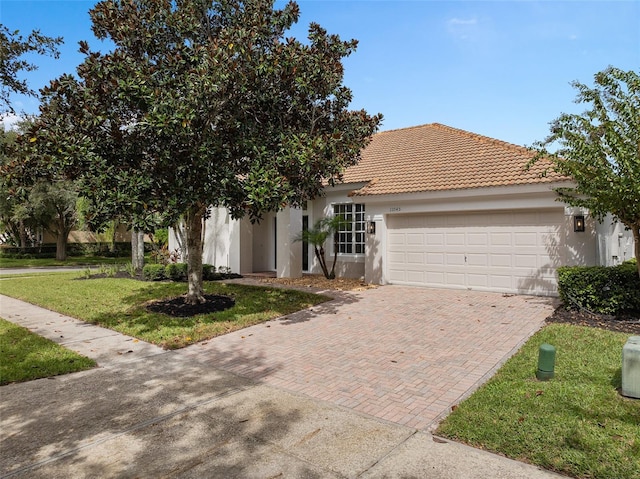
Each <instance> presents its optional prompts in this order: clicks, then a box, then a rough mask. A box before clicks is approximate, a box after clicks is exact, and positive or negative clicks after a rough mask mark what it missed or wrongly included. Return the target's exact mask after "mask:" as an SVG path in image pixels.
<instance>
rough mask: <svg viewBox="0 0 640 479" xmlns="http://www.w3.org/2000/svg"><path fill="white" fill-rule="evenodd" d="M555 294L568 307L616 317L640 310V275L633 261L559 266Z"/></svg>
mask: <svg viewBox="0 0 640 479" xmlns="http://www.w3.org/2000/svg"><path fill="white" fill-rule="evenodd" d="M558 293H559V294H560V298H561V299H562V301H563V302H564V304H565V306H566V307H568V308H570V309H585V310H587V311H590V312H593V313H600V314H608V315H616V316H617V315H620V314H624V313H629V312H640V277H639V276H638V267H637V265H636V262H635V260H632V261H627V262H625V263H623V264H621V265H618V266H610V267H607V266H563V267H560V268H558Z"/></svg>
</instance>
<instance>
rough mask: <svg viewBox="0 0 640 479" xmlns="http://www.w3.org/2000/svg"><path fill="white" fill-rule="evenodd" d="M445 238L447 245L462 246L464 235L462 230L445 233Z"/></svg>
mask: <svg viewBox="0 0 640 479" xmlns="http://www.w3.org/2000/svg"><path fill="white" fill-rule="evenodd" d="M445 238H446V244H447V245H448V246H464V243H465V241H464V240H465V235H464V233H463V232H460V233H447V234H446V235H445Z"/></svg>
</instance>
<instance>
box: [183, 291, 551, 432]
mask: <svg viewBox="0 0 640 479" xmlns="http://www.w3.org/2000/svg"><path fill="white" fill-rule="evenodd" d="M552 310H553V302H552V300H551V299H549V298H540V297H530V296H513V295H502V294H498V293H479V292H472V291H455V290H439V289H423V288H412V287H403V286H384V287H380V288H378V289H373V290H367V291H361V292H356V293H345V294H341V295H340V296H339V298H337V299H336V300H334V301H331V302H329V303H325V304H323V305H319V306H316V307H314V308H312V310H310V311H302V312H299V313H296V314H293V315H290V316H288V317H285V318H281V319H279V320H275V321H270V322H268V323H264V324H260V325H257V326H254V327H251V328H248V329H243V330H241V331H237V332H234V333H231V334H227V335H225V336H221V337H218V338H215V339H212V340H209V341H208V342H205V343H201V344H198V345H194V346H191V347H189V348H186V349H184V350H182V351H180V352H178V353H177V354H185V355H189V356H192V357H194V358H196V359H198V360H200V361H202V362H205V363H210V364H211V365H212V366H215V367H220V368H222V369H225V370H228V371H231V372H234V373H236V374H239V375H242V376H247V377H250V378H254V379H259V380H262V381H264V382H265V383H267V384H270V385H272V386H277V387H281V388H284V389H287V390H290V391H295V392H298V393H302V394H305V395H308V396H311V397H314V398H317V399H322V400H326V401H329V402H331V403H334V404H338V405H342V406H345V407H348V408H351V409H354V410H356V411H360V412H362V413H365V414H370V415H372V416H376V417H378V418H382V419H386V420H389V421H392V422H395V423H399V424H403V425H406V426H410V427H414V428H417V429H427V430H429V429H432V428H433V427H435V425H437V422H438V420H439V418H441V417H442V416H444V415H446V414H447V413H448V412H449V411H450V409H451V406H452V405H454V404H456V403H458V402H459V401H460V400H461V399H463V398H464V397H466V396H468V395H469V394H470V393H471V392H472V391H473V390H475V389H476V388H477V387H478V386H479V385H480V384H482V383H483V382H484V381H486V380H487V379H488V378H489V377H490V375H491V374H492V373H493V372H495V370H496V369H497V368H498V367H499V366H500V365H501V364H502V363H503V362H504V361H505V360H506V359H507V358H508V357H509V356H511V355H512V354H513V353H514V352H515V351H516V350H517V348H518V347H519V346H520V345H521V344H522V343H523V342H524V341H525V340H526V339H527V338H528V337H529V336H530V335H531V334H533V333H534V332H535V331H537V330H538V329H539V328H540V327H541V325H542V323H543V321H544V319H545V318H546V317H547V316H548V315H549V314H550V313H551V312H552ZM531 368H532V370H531V372H532V375H533V373H534V371H535V364H532V365H531Z"/></svg>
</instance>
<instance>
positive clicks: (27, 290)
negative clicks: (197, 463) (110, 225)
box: [0, 273, 329, 349]
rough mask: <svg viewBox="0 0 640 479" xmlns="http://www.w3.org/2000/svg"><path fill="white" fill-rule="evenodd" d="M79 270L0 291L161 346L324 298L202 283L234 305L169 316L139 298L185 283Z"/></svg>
mask: <svg viewBox="0 0 640 479" xmlns="http://www.w3.org/2000/svg"><path fill="white" fill-rule="evenodd" d="M81 277H82V275H81V274H79V273H63V274H55V275H46V276H40V275H38V276H31V277H18V278H11V279H4V280H2V281H0V293H2V294H6V295H7V296H12V297H14V298H18V299H22V300H24V301H28V302H30V303H33V304H37V305H39V306H42V307H44V308H47V309H50V310H52V311H57V312H59V313H62V314H65V315H67V316H72V317H74V318H78V319H81V320H83V321H87V322H89V323H93V324H99V325H100V326H104V327H106V328H110V329H113V330H115V331H119V332H121V333H124V334H128V335H130V336H134V337H136V338H139V339H142V340H144V341H147V342H150V343H154V344H157V345H159V346H162V347H164V348H170V349H173V348H181V347H184V346H187V345H189V344H192V343H195V342H198V341H202V340H205V339H208V338H212V337H215V336H219V335H221V334H225V333H228V332H231V331H235V330H238V329H242V328H246V327H247V326H251V325H253V324H258V323H261V322H264V321H268V320H270V319H274V318H277V317H280V316H284V315H287V314H290V313H293V312H295V311H299V310H301V309H304V308H307V307H310V306H313V305H315V304H318V303H322V302H324V301H327V300H328V299H329V298H327V297H326V296H320V295H315V294H311V293H305V292H300V291H294V290H285V289H275V288H262V287H255V286H246V285H239V284H225V283H220V282H205V284H204V289H205V293H208V294H220V295H227V296H231V297H233V298H234V299H235V303H236V304H235V306H234V307H232V308H230V309H228V310H226V311H222V312H218V313H214V314H205V315H198V316H194V317H191V318H173V317H170V316H167V315H165V314H158V313H151V312H149V311H147V310H146V308H145V303H147V302H148V301H152V300H156V299H164V298H171V297H175V296H179V295H181V294H184V293H186V290H187V285H186V284H185V283H167V282H161V283H153V282H142V281H136V280H133V279H116V278H104V279H90V280H86V279H80V278H81Z"/></svg>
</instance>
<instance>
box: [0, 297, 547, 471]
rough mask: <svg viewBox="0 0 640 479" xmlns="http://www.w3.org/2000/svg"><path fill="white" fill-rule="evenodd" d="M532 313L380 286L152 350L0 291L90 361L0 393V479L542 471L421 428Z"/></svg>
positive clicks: (466, 387) (540, 307) (534, 301)
mask: <svg viewBox="0 0 640 479" xmlns="http://www.w3.org/2000/svg"><path fill="white" fill-rule="evenodd" d="M548 311H550V306H549V304H548V302H547V301H546V300H544V299H540V298H525V297H517V296H510V297H504V296H502V295H495V294H477V293H471V292H449V291H441V290H423V289H416V288H401V287H384V288H379V289H376V290H369V291H364V292H360V293H353V294H352V293H350V294H343V295H340V298H339V299H337V300H336V301H333V302H331V303H327V304H324V305H321V306H317V307H314V308H313V310H311V311H307V312H301V313H297V314H294V315H291V316H289V317H287V318H282V319H279V320H276V321H271V322H269V323H266V324H262V325H258V326H255V327H252V328H248V329H245V330H242V331H239V332H237V333H232V334H229V335H226V336H223V337H220V338H216V339H214V340H210V341H206V342H203V343H200V344H196V345H193V346H191V347H189V348H185V349H183V350H179V351H164V350H161V349H160V348H157V347H155V346H153V345H150V344H146V343H144V342H142V341H136V340H135V339H133V338H130V337H126V336H123V335H120V334H118V333H114V332H113V331H110V330H105V329H102V328H99V327H95V326H91V325H87V324H84V323H81V322H79V321H76V320H73V319H72V318H68V317H66V316H62V315H60V314H57V313H52V312H49V311H46V310H42V309H41V308H37V307H34V306H32V305H28V304H26V303H22V302H20V301H16V300H13V299H10V298H6V297H0V316H2V317H4V318H6V319H9V320H11V321H14V322H17V323H19V324H24V325H25V326H27V327H29V328H30V329H32V330H34V331H36V332H38V333H39V334H42V335H43V336H47V337H49V338H51V339H53V340H55V341H57V342H59V343H62V344H64V345H65V346H67V347H69V348H70V349H74V350H76V351H78V352H81V353H83V354H86V355H88V356H90V357H94V358H96V359H97V360H98V362H99V366H100V367H98V368H96V369H93V370H90V371H85V372H81V373H76V374H71V375H66V376H61V377H57V378H50V379H41V380H37V381H31V382H28V383H23V384H12V385H7V386H3V387H1V388H0V450H1V451H2V454H0V477H47V478H49V477H65V478H67V477H159V476H162V477H261V478H266V477H377V478H382V477H433V478H459V477H468V478H475V477H477V478H486V477H503V478H523V479H524V478H552V477H558V476H556V475H554V474H551V473H549V472H546V471H541V470H539V469H537V468H535V467H532V466H528V465H525V464H522V463H519V462H516V461H511V460H507V459H505V458H502V457H500V456H495V455H492V454H488V453H486V452H483V451H478V450H475V449H472V448H469V447H466V446H463V445H460V444H456V443H453V442H449V441H442V440H440V439H437V438H433V437H432V436H431V435H430V434H429V433H428V430H429V429H430V428H431V427H432V426H433V425H434V424H435V422H434V421H435V420H436V419H437V418H438V417H439V416H441V415H442V414H446V412H448V410H449V409H450V406H451V405H452V404H454V403H455V402H457V401H459V400H460V398H461V397H463V396H465V395H467V394H469V393H470V392H471V391H472V389H473V388H475V387H476V385H477V384H478V383H479V382H481V381H483V380H484V379H485V378H486V377H487V376H488V375H489V374H490V373H491V371H492V370H493V369H494V368H496V367H497V366H498V365H499V364H500V363H501V362H502V361H503V360H504V359H506V356H507V355H509V354H510V353H511V352H512V351H513V350H514V349H515V348H517V346H518V344H520V343H521V342H523V341H524V340H525V339H526V337H528V335H530V334H531V333H532V332H534V331H535V330H536V329H537V328H538V327H539V326H540V324H541V321H542V320H543V318H544V317H545V315H546V314H547V313H548ZM256 379H258V381H256Z"/></svg>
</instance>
